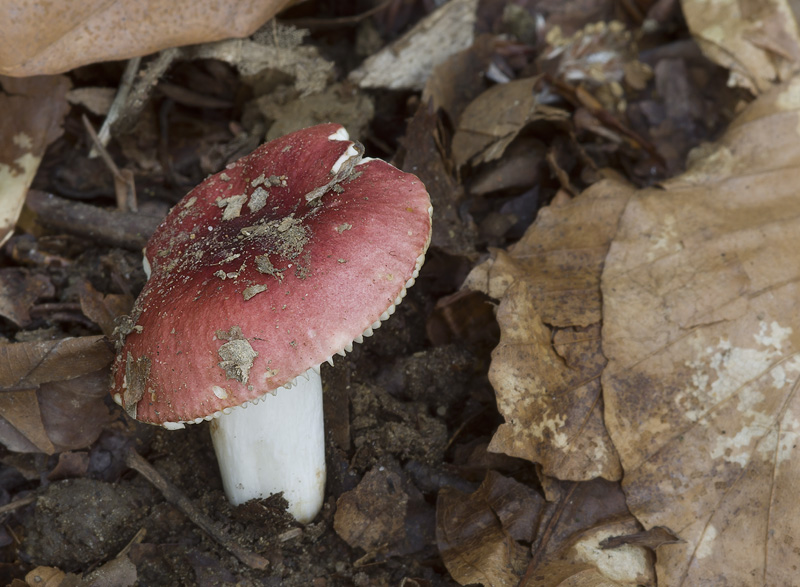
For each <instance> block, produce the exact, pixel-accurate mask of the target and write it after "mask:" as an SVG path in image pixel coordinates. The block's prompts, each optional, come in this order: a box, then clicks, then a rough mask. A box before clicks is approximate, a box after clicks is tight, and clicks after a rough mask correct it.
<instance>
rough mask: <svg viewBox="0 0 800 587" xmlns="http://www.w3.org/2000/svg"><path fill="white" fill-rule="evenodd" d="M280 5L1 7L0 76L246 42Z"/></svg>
mask: <svg viewBox="0 0 800 587" xmlns="http://www.w3.org/2000/svg"><path fill="white" fill-rule="evenodd" d="M286 4H288V1H287V0H267V1H263V0H238V1H237V2H235V3H234V4H233V5H230V4H229V3H226V2H219V0H179V1H177V2H160V1H158V0H146V1H141V0H128V1H122V2H107V1H106V0H81V1H71V2H59V3H57V4H51V3H46V2H20V1H13V2H11V3H9V4H6V5H5V8H6V10H8V11H10V13H13V14H14V18H8V19H3V20H2V21H1V22H0V73H2V74H5V75H13V76H17V77H22V76H33V75H41V74H51V73H60V72H63V71H67V70H70V69H73V68H75V67H79V66H81V65H86V64H88V63H96V62H98V61H111V60H117V59H127V58H129V57H134V56H137V55H147V54H148V53H155V52H156V51H159V50H161V49H165V48H167V47H179V46H182V45H194V44H197V43H204V42H208V41H217V40H219V39H225V38H228V37H245V36H247V35H249V34H251V33H253V31H255V30H256V29H258V27H260V26H261V25H262V24H263V23H264V22H266V21H267V20H268V19H270V18H272V17H273V16H274V15H275V14H276V13H277V12H278V11H279V10H280V9H281V8H282V7H283V6H285V5H286Z"/></svg>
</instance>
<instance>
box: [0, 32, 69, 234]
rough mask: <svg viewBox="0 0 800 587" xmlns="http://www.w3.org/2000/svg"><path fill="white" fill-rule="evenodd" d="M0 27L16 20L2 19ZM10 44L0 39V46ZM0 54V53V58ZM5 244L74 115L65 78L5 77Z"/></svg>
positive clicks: (0, 108) (0, 194) (1, 210)
mask: <svg viewBox="0 0 800 587" xmlns="http://www.w3.org/2000/svg"><path fill="white" fill-rule="evenodd" d="M0 21H1V22H0V28H2V27H3V26H12V27H13V22H14V21H13V19H11V20H7V19H0ZM4 41H5V39H4V37H3V35H0V46H1V45H2V43H3V42H4ZM0 54H1V53H0ZM0 86H2V88H3V92H0V137H2V139H3V140H2V141H0V244H2V243H4V242H5V241H6V240H8V238H9V237H10V236H11V233H12V232H13V231H14V225H15V224H16V222H17V218H19V214H20V212H21V211H22V205H23V204H24V203H25V194H26V193H27V191H28V188H29V187H30V185H31V182H32V181H33V176H34V175H36V170H37V169H38V168H39V162H40V161H41V160H42V156H43V155H44V151H45V149H46V148H47V145H49V144H50V143H52V142H53V141H54V140H56V139H57V138H58V137H60V136H61V133H62V129H61V124H62V122H63V121H64V117H65V116H66V114H67V112H68V111H69V104H68V103H67V99H66V94H67V91H68V90H69V88H70V81H69V80H68V79H67V78H66V77H64V76H52V77H44V76H42V77H34V78H27V79H19V80H18V79H12V78H6V77H2V76H0Z"/></svg>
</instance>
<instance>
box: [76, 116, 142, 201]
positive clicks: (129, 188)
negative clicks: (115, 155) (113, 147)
mask: <svg viewBox="0 0 800 587" xmlns="http://www.w3.org/2000/svg"><path fill="white" fill-rule="evenodd" d="M81 120H83V126H84V127H86V132H87V133H89V137H90V138H91V139H92V142H93V143H94V148H95V149H96V150H97V152H98V153H99V154H100V158H101V159H102V160H103V163H105V164H106V167H108V169H109V170H110V171H111V174H112V175H113V176H114V191H115V192H116V196H117V208H119V209H120V210H130V211H131V212H136V211H137V210H138V205H137V204H136V185H135V184H134V181H133V172H132V171H131V170H130V169H122V170H120V168H119V167H117V164H116V163H114V160H113V159H112V158H111V155H109V154H108V151H107V150H106V148H105V147H104V146H103V143H101V142H100V138H99V137H98V136H97V133H96V132H95V131H94V127H93V126H92V123H91V122H89V119H88V118H87V117H86V115H85V114H84V115H83V116H81Z"/></svg>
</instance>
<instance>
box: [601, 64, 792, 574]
mask: <svg viewBox="0 0 800 587" xmlns="http://www.w3.org/2000/svg"><path fill="white" fill-rule="evenodd" d="M799 109H800V79H797V78H795V79H793V80H792V81H791V82H790V83H788V84H785V85H782V86H779V87H777V88H775V89H773V90H772V91H770V92H768V93H767V94H765V95H764V96H762V98H760V99H759V100H757V101H756V102H755V103H753V104H752V106H751V107H749V108H748V109H747V110H745V111H744V112H743V113H742V115H740V116H739V117H738V118H737V119H736V120H735V121H734V123H733V124H732V125H731V127H730V129H729V131H728V132H727V134H726V135H725V136H724V137H723V139H722V140H720V141H719V142H718V143H717V144H716V145H714V146H712V147H709V148H706V149H705V150H704V151H703V152H702V153H701V154H699V155H698V156H696V157H695V160H694V164H693V165H692V166H691V167H690V169H689V171H688V172H687V173H686V174H684V175H683V176H681V177H679V178H676V179H675V180H672V181H670V182H668V183H667V184H666V185H665V186H664V187H665V189H648V190H642V191H641V192H640V193H639V194H637V195H636V197H635V198H632V199H631V200H630V202H629V204H628V206H627V208H626V210H625V212H624V214H623V216H622V218H621V220H620V227H619V232H618V233H617V235H616V237H615V239H614V242H613V243H612V245H611V248H610V251H609V254H608V257H607V259H606V264H605V269H604V271H603V277H602V291H603V351H604V352H605V354H606V356H607V357H608V359H609V362H608V365H607V367H606V369H605V372H604V374H603V390H604V391H603V393H604V398H605V401H606V411H605V416H606V426H607V427H608V430H609V433H610V434H611V437H612V439H613V441H614V444H615V446H616V447H617V449H618V451H619V455H620V459H621V461H622V466H623V469H624V471H625V479H624V488H625V492H626V495H627V499H628V505H629V507H630V509H631V511H632V512H633V513H634V514H635V515H636V516H637V518H638V519H639V520H640V521H641V522H642V524H643V525H644V526H645V528H647V529H649V528H652V527H654V526H663V527H665V528H667V529H669V530H670V531H671V532H673V533H674V534H676V535H677V536H678V537H679V538H681V539H683V540H684V541H685V542H682V543H679V544H665V545H662V546H659V547H658V549H657V557H658V565H657V572H658V581H659V584H663V585H687V586H688V585H711V584H726V585H791V584H794V583H796V581H797V577H798V575H797V569H798V568H799V567H800V551H799V550H798V544H797V537H798V536H800V517H798V516H797V487H798V483H800V453H798V438H800V396H798V393H797V390H798V385H799V381H800V378H799V377H798V376H799V375H800V355H798V352H799V351H800V304H798V299H800V258H799V257H798V255H800V198H798V196H797V186H798V184H800V136H799V135H800V132H799V128H800V113H799V112H798V110H799Z"/></svg>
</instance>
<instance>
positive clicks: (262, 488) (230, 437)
mask: <svg viewBox="0 0 800 587" xmlns="http://www.w3.org/2000/svg"><path fill="white" fill-rule="evenodd" d="M306 377H307V378H308V380H306ZM211 438H212V440H213V442H214V450H215V451H216V453H217V460H218V461H219V468H220V472H221V474H222V484H223V486H224V487H225V493H226V494H227V496H228V499H229V500H230V501H231V503H233V504H234V505H238V504H240V503H244V502H246V501H248V500H250V499H256V498H264V497H269V496H270V495H272V494H274V493H278V492H281V491H282V492H283V496H284V497H285V498H286V500H287V501H288V502H289V508H288V511H289V513H291V514H292V515H293V516H294V517H295V519H296V520H297V521H298V522H302V523H307V522H310V521H311V520H313V519H314V517H315V516H316V515H317V513H318V512H319V510H320V508H321V507H322V500H323V497H324V494H325V433H324V430H323V418H322V381H321V380H320V377H319V374H317V373H316V372H315V371H314V370H313V369H310V370H308V371H307V372H306V373H305V375H303V376H301V377H298V378H297V379H295V380H294V381H293V382H292V387H291V389H279V390H278V393H277V394H276V395H270V394H267V395H266V396H265V397H263V398H262V399H261V400H259V401H258V403H250V404H249V405H246V407H239V408H235V409H233V410H232V411H231V413H230V414H225V415H222V416H220V417H219V418H215V419H214V420H212V421H211Z"/></svg>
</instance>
